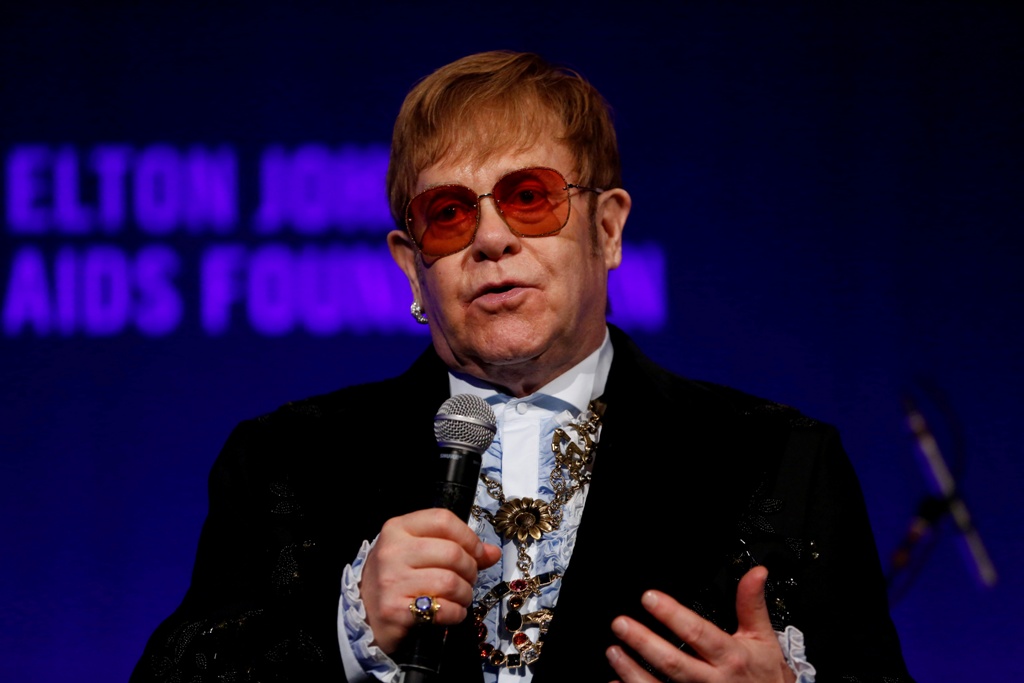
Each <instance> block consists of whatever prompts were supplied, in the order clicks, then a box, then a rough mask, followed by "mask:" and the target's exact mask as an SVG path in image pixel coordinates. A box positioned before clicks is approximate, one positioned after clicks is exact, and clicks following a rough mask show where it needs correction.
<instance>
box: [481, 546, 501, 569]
mask: <svg viewBox="0 0 1024 683" xmlns="http://www.w3.org/2000/svg"><path fill="white" fill-rule="evenodd" d="M480 545H481V546H483V550H482V551H480V552H479V553H478V554H477V557H476V566H477V569H487V568H488V567H490V566H491V565H492V564H494V563H495V562H497V561H498V560H500V559H501V548H499V547H498V546H496V545H491V544H490V543H481V544H480Z"/></svg>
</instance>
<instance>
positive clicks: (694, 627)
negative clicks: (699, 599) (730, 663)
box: [640, 590, 733, 664]
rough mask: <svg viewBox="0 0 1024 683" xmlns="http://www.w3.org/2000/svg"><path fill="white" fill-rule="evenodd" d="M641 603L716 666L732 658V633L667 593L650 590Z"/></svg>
mask: <svg viewBox="0 0 1024 683" xmlns="http://www.w3.org/2000/svg"><path fill="white" fill-rule="evenodd" d="M640 603H641V604H642V605H643V606H644V609H646V610H647V611H648V612H650V613H651V614H652V615H653V616H654V617H655V618H656V619H657V620H658V621H660V622H661V623H663V624H665V626H667V627H668V628H669V630H671V631H672V633H674V634H676V635H677V636H679V639H680V640H682V641H683V642H684V643H686V644H687V645H689V646H690V647H691V648H693V650H694V651H695V652H696V653H697V654H698V655H700V656H701V657H702V658H703V659H704V660H705V661H707V662H709V663H711V664H716V663H718V662H720V661H721V660H723V659H724V658H726V657H728V656H729V652H730V651H731V648H732V645H733V643H732V639H731V637H730V636H729V634H728V633H726V632H725V631H723V630H722V629H720V628H719V627H718V626H715V625H714V624H712V623H711V622H710V621H708V620H706V619H704V618H703V617H701V616H700V615H698V614H697V613H696V612H693V611H692V610H690V609H687V608H686V607H684V606H683V605H680V604H679V603H678V602H676V601H675V600H674V599H672V598H671V597H670V596H668V595H666V594H665V593H662V592H660V591H655V590H649V591H646V592H645V593H644V594H643V597H642V598H641V599H640ZM646 657H647V655H644V658H646ZM648 661H650V660H648ZM651 663H652V664H653V662H651Z"/></svg>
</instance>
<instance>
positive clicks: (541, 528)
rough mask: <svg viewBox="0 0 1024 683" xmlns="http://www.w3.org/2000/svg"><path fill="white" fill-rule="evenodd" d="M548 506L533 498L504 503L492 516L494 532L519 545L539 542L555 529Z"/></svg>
mask: <svg viewBox="0 0 1024 683" xmlns="http://www.w3.org/2000/svg"><path fill="white" fill-rule="evenodd" d="M552 521H553V518H552V516H551V511H550V509H549V508H548V504H547V503H545V502H544V501H543V500H534V499H533V498H513V499H512V500H508V501H505V503H504V504H502V506H501V507H500V508H498V512H497V513H495V515H494V531H495V532H497V533H498V534H499V535H502V534H504V535H505V537H506V538H514V539H516V540H518V541H519V542H520V543H525V542H526V541H527V540H534V541H539V540H540V538H541V537H542V536H543V535H544V534H545V533H546V532H548V531H551V530H552V529H554V528H555V526H554V524H553V523H552Z"/></svg>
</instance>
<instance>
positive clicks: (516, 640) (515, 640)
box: [512, 632, 530, 647]
mask: <svg viewBox="0 0 1024 683" xmlns="http://www.w3.org/2000/svg"><path fill="white" fill-rule="evenodd" d="M529 642H530V636H528V635H526V634H525V633H522V632H520V633H515V634H513V635H512V644H513V645H515V646H516V647H522V646H524V645H526V644H527V643H529Z"/></svg>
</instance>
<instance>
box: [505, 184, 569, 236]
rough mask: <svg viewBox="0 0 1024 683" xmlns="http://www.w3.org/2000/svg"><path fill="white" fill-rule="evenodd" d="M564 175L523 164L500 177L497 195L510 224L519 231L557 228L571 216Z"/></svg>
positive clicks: (546, 231)
mask: <svg viewBox="0 0 1024 683" xmlns="http://www.w3.org/2000/svg"><path fill="white" fill-rule="evenodd" d="M565 188H566V185H565V178H563V177H562V176H561V175H560V174H559V173H558V172H557V171H554V170H552V169H550V168H524V169H523V170H521V171H515V172H514V173H510V174H508V175H507V176H505V177H503V178H502V179H501V180H499V181H498V184H497V185H495V186H494V199H495V200H496V201H497V202H498V206H500V207H501V212H502V214H503V215H504V217H505V221H506V222H507V223H508V225H509V226H510V227H511V228H512V229H513V230H515V231H516V232H518V233H519V234H520V235H527V236H529V237H540V236H542V235H550V234H552V233H555V232H558V231H559V230H561V229H562V228H563V227H565V224H566V222H567V221H568V219H569V193H568V192H567V191H566V189H565Z"/></svg>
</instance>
